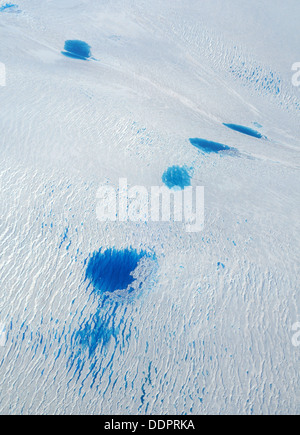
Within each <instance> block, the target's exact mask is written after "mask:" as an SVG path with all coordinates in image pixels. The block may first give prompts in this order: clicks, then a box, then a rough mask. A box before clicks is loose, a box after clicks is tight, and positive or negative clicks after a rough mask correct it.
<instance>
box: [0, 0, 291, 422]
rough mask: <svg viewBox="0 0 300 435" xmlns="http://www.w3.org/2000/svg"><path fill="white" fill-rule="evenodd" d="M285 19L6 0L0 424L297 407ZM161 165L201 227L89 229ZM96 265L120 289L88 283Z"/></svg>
mask: <svg viewBox="0 0 300 435" xmlns="http://www.w3.org/2000/svg"><path fill="white" fill-rule="evenodd" d="M299 16H300V2H299V1H298V0H286V1H284V2H282V1H281V0H264V1H263V2H262V1H258V0H256V1H251V2H250V1H248V0H227V1H226V2H224V0H214V1H213V2H212V1H211V0H189V1H188V2H184V1H179V0H164V1H163V0H151V1H146V0H97V1H95V0H93V1H92V0H52V1H41V0H30V1H29V0H19V1H18V2H17V4H10V3H9V2H7V1H0V32H1V36H0V38H1V40H0V62H2V63H4V64H5V66H6V86H5V87H0V102H1V104H0V125H1V136H0V144H1V160H0V183H1V184H0V185H1V195H0V201H1V221H0V227H1V231H0V247H1V270H0V277H1V291H0V323H1V325H0V326H2V327H3V326H4V330H5V334H6V335H5V342H4V340H3V334H2V339H1V342H2V346H1V347H0V412H1V414H6V413H9V414H19V413H22V414H36V413H38V414H46V413H53V414H70V413H83V414H86V413H92V414H96V413H108V414H113V413H119V414H136V413H139V414H145V413H146V414H154V413H156V414H190V413H193V414H202V413H205V414H213V413H218V414H230V413H243V414H262V413H264V414H292V413H299V411H300V397H299V396H300V393H299V392H300V385H299V379H300V375H299V349H300V348H299V347H294V346H293V343H292V336H293V332H292V326H293V325H294V324H295V322H297V321H299V313H300V311H299V309H300V298H299V284H298V283H299V211H300V210H299V204H300V195H299V163H300V162H299V146H300V136H299V133H300V132H299V126H300V123H299V121H300V88H296V87H293V86H292V74H293V73H292V72H291V68H292V64H293V63H295V62H297V61H298V62H299V61H300V54H299V40H300V38H299V33H300V32H299ZM66 41H82V42H83V43H86V44H87V45H86V46H88V47H90V50H91V57H90V54H89V51H88V49H85V48H84V46H83V45H81V47H80V48H78V47H77V48H76V47H75V48H74V44H73V46H72V44H71V46H72V47H73V48H72V52H71V55H70V56H66V55H63V53H62V52H63V51H64V49H65V43H66ZM67 47H70V44H67ZM74 50H75V52H74ZM76 50H79V55H80V56H81V54H82V53H83V54H84V56H83V59H80V58H79V59H78V58H76V53H77V54H78V52H76ZM80 50H83V52H82V51H80ZM80 53H81V54H80ZM69 54H70V53H69ZM73 54H75V56H73ZM86 54H88V56H86ZM80 56H79V57H80ZM224 124H227V125H228V124H230V125H231V126H232V125H235V126H239V127H241V126H242V127H246V128H247V129H249V128H250V129H252V130H255V131H256V132H259V134H260V135H261V136H262V137H261V138H259V137H252V136H249V135H247V134H243V133H242V132H241V131H235V130H234V129H232V128H228V127H226V126H225V125H224ZM240 130H241V128H240ZM244 131H246V130H244ZM247 131H248V132H249V130H247ZM191 138H197V139H198V142H197V144H198V145H199V144H200V143H201V140H202V144H203V143H204V142H203V140H205V141H207V142H206V144H207V143H208V142H209V143H214V144H219V145H220V144H222V145H223V146H224V147H225V148H224V149H223V151H222V148H221V150H218V152H206V151H207V150H205V149H203V148H202V150H201V149H199V147H198V148H197V147H196V146H193V145H192V143H191V141H190V139H191ZM194 140H195V139H194ZM206 146H207V145H206ZM200 148H201V147H200ZM174 166H176V167H185V168H187V170H188V172H189V175H190V176H191V184H192V185H193V186H197V185H204V186H205V215H206V216H205V229H204V231H203V232H201V233H193V234H191V233H187V232H185V230H184V227H183V226H182V224H180V223H171V222H170V223H161V224H157V223H148V224H146V223H145V224H142V223H118V222H114V223H101V222H99V221H98V220H97V216H96V206H97V198H96V193H97V189H98V187H99V186H100V185H101V184H103V183H109V184H112V185H115V186H117V185H118V180H119V178H120V177H121V178H124V177H125V178H127V179H128V182H129V184H130V185H143V186H152V185H154V186H156V185H162V184H163V183H162V176H163V174H164V173H165V172H166V171H167V170H168V168H172V167H174ZM100 252H102V254H101V255H102V257H101V255H100ZM105 252H106V254H104V253H105ZM97 253H98V254H97ZM107 253H109V255H111V258H112V260H111V261H114V263H113V264H110V263H109V264H108V265H107V263H105V264H106V266H105V269H104V270H109V274H112V275H113V274H114V272H113V271H114V270H117V269H118V267H119V264H120V263H119V262H120V261H122V258H123V257H120V255H121V256H122V255H125V257H126V256H127V257H126V258H125V257H124V261H126V262H127V263H126V265H125V266H124V269H122V270H123V271H124V270H125V272H126V271H127V272H126V273H130V272H131V268H132V273H133V274H134V278H135V280H134V281H133V280H132V279H130V278H128V276H127V277H126V276H125V278H124V277H122V282H128V283H130V285H131V288H130V292H128V294H127V295H126V294H124V289H123V291H121V292H120V293H117V294H115V293H114V292H113V291H111V293H110V294H109V295H107V294H103V293H102V292H99V291H95V289H93V279H94V278H91V279H90V280H89V275H88V274H87V267H88V265H89V264H91V263H90V262H91V261H92V260H91V259H92V258H102V260H101V261H104V260H103V258H105V261H108V260H107V258H108V257H107V255H108V254H107ZM118 253H119V254H118ZM145 253H146V254H145ZM144 254H145V255H144ZM97 255H98V257H97ZM99 255H100V257H99ZM103 255H104V257H103ZM142 257H143V258H142ZM120 258H121V259H120ZM139 259H140V260H141V261H139ZM137 263H138V266H137V267H135V266H136V264H137ZM131 265H132V266H131ZM134 267H135V268H134ZM106 268H107V269H106ZM125 272H124V273H125ZM122 273H123V272H122ZM110 276H111V275H110ZM100 278H101V279H102V278H103V277H102V276H101V277H100ZM100 278H99V279H100ZM97 279H98V278H97ZM103 279H104V282H107V279H108V278H107V277H104V278H103ZM97 282H99V281H97ZM101 282H102V281H101ZM113 286H114V287H111V288H113V289H114V288H115V287H116V286H117V285H115V282H114V284H113ZM121 290H122V289H121ZM129 293H130V294H129ZM2 329H3V328H2Z"/></svg>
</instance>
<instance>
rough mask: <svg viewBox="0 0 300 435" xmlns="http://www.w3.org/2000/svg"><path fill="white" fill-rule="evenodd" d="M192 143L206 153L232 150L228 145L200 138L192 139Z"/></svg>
mask: <svg viewBox="0 0 300 435" xmlns="http://www.w3.org/2000/svg"><path fill="white" fill-rule="evenodd" d="M190 143H191V144H192V145H193V146H194V147H196V148H198V149H199V150H201V151H203V152H205V153H219V152H221V151H229V150H230V149H231V148H229V147H228V146H227V145H223V144H221V143H218V142H212V141H210V140H205V139H199V138H194V139H190Z"/></svg>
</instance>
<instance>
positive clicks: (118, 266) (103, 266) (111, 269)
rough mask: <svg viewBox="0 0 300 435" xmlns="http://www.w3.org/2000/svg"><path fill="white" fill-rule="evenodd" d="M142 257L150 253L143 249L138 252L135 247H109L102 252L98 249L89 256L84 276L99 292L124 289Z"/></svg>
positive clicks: (132, 278)
mask: <svg viewBox="0 0 300 435" xmlns="http://www.w3.org/2000/svg"><path fill="white" fill-rule="evenodd" d="M144 257H150V255H149V254H148V253H146V252H145V251H141V252H139V253H138V252H137V251H136V250H135V249H124V250H121V251H118V250H116V249H114V248H110V249H107V250H106V251H104V252H102V250H100V251H99V252H95V253H94V254H93V256H92V257H91V258H90V260H89V262H88V265H87V269H86V278H87V279H88V280H89V281H90V282H91V284H92V285H93V287H94V288H95V289H96V290H98V291H99V292H101V293H105V292H110V293H112V292H114V291H116V290H125V289H127V288H128V287H129V288H130V286H131V284H132V283H133V282H134V280H135V279H134V277H133V276H132V274H133V272H134V270H135V269H136V267H137V266H138V263H139V261H140V260H141V259H142V258H144Z"/></svg>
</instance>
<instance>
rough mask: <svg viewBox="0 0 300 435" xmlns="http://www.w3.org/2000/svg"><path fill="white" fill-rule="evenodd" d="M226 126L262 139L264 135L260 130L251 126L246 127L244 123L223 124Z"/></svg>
mask: <svg viewBox="0 0 300 435" xmlns="http://www.w3.org/2000/svg"><path fill="white" fill-rule="evenodd" d="M223 125H225V127H228V128H230V129H231V130H234V131H238V132H239V133H242V134H246V135H248V136H252V137H256V138H257V139H261V138H262V137H263V135H262V134H261V133H259V131H256V130H253V129H252V128H249V127H244V126H243V125H236V124H223Z"/></svg>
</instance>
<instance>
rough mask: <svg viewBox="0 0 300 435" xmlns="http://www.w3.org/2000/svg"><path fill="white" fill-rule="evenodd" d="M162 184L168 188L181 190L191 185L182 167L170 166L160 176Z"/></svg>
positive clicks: (188, 176)
mask: <svg viewBox="0 0 300 435" xmlns="http://www.w3.org/2000/svg"><path fill="white" fill-rule="evenodd" d="M162 181H163V183H164V184H165V185H166V186H167V187H168V188H169V189H173V188H178V189H181V190H183V189H184V188H185V187H188V186H190V185H191V177H190V175H189V173H188V171H187V170H186V169H185V168H184V167H180V166H172V167H171V168H169V169H167V170H166V171H165V172H164V174H163V176H162Z"/></svg>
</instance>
